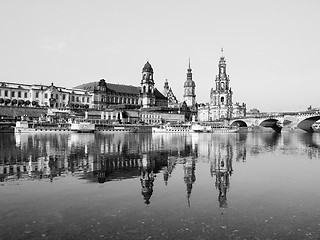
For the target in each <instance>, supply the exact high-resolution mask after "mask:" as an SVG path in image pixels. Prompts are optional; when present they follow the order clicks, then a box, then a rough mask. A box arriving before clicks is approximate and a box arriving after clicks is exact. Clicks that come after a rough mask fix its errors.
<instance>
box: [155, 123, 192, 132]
mask: <svg viewBox="0 0 320 240" xmlns="http://www.w3.org/2000/svg"><path fill="white" fill-rule="evenodd" d="M152 132H153V133H193V132H194V130H192V128H191V125H186V124H173V125H171V124H165V125H160V126H156V127H152Z"/></svg>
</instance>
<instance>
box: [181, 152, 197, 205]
mask: <svg viewBox="0 0 320 240" xmlns="http://www.w3.org/2000/svg"><path fill="white" fill-rule="evenodd" d="M195 170H196V162H195V159H194V158H193V157H188V158H185V159H184V163H183V173H184V175H183V179H184V183H185V184H186V187H187V200H188V206H189V207H190V196H191V191H192V186H193V184H194V182H195V181H196V175H195Z"/></svg>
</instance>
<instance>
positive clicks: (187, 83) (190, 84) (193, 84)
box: [184, 79, 196, 87]
mask: <svg viewBox="0 0 320 240" xmlns="http://www.w3.org/2000/svg"><path fill="white" fill-rule="evenodd" d="M195 86H196V84H195V83H194V81H192V80H191V79H188V80H187V81H185V82H184V87H195Z"/></svg>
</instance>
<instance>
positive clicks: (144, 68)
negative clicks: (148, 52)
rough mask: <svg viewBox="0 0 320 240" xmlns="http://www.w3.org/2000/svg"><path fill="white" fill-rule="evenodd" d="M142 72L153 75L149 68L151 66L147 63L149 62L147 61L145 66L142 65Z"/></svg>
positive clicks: (151, 69)
mask: <svg viewBox="0 0 320 240" xmlns="http://www.w3.org/2000/svg"><path fill="white" fill-rule="evenodd" d="M142 72H151V73H153V68H152V67H151V64H150V63H149V61H147V62H146V64H145V65H144V67H143V68H142Z"/></svg>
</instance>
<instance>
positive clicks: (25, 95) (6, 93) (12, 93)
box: [0, 90, 90, 103]
mask: <svg viewBox="0 0 320 240" xmlns="http://www.w3.org/2000/svg"><path fill="white" fill-rule="evenodd" d="M2 94H3V97H9V95H10V97H12V98H14V97H18V98H21V97H23V98H28V93H27V92H20V91H18V92H15V91H10V92H9V91H8V90H4V91H1V90H0V97H1V96H2ZM35 97H36V98H39V92H36V96H35ZM44 98H45V99H47V98H48V93H45V94H44ZM51 98H54V94H51ZM55 99H59V95H58V94H56V95H55ZM80 99H81V100H82V101H81V102H83V103H84V102H87V103H89V102H90V98H89V97H82V98H81V97H79V96H77V97H75V96H71V101H73V102H74V101H76V102H80ZM62 100H66V94H62Z"/></svg>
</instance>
